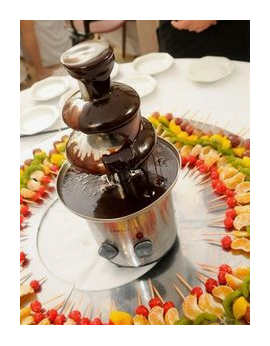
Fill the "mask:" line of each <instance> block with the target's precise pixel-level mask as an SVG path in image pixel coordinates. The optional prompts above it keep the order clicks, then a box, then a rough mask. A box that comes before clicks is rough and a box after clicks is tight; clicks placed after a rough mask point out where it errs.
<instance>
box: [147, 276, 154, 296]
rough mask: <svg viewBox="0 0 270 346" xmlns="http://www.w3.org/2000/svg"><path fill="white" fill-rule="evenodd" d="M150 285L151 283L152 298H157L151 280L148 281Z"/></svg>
mask: <svg viewBox="0 0 270 346" xmlns="http://www.w3.org/2000/svg"><path fill="white" fill-rule="evenodd" d="M148 283H149V288H150V292H151V298H155V293H154V289H153V284H152V281H151V279H148Z"/></svg>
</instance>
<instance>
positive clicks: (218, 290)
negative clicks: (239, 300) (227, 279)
mask: <svg viewBox="0 0 270 346" xmlns="http://www.w3.org/2000/svg"><path fill="white" fill-rule="evenodd" d="M232 292H233V289H232V288H231V287H229V286H225V285H220V286H216V287H215V288H214V289H213V291H212V295H213V296H214V297H216V298H218V299H221V300H224V299H225V298H226V297H227V295H228V294H230V293H232Z"/></svg>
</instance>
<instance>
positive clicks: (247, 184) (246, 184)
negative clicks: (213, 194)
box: [235, 181, 250, 195]
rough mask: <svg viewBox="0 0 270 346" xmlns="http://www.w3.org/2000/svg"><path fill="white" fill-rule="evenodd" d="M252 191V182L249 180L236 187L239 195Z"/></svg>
mask: <svg viewBox="0 0 270 346" xmlns="http://www.w3.org/2000/svg"><path fill="white" fill-rule="evenodd" d="M246 192H250V182H249V181H243V182H242V183H240V184H238V185H237V186H236V187H235V193H236V194H237V195H240V194H241V193H246Z"/></svg>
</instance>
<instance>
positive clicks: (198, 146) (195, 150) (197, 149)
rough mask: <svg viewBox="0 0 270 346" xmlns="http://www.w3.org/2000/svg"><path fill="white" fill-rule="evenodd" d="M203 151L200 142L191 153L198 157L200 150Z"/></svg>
mask: <svg viewBox="0 0 270 346" xmlns="http://www.w3.org/2000/svg"><path fill="white" fill-rule="evenodd" d="M201 151H202V146H201V145H200V144H196V145H195V147H194V148H192V150H191V152H190V155H193V156H195V157H197V156H198V155H200V152H201Z"/></svg>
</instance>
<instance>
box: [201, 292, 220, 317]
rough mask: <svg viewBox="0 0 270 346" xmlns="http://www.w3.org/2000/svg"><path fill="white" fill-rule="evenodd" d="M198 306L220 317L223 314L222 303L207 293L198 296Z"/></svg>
mask: <svg viewBox="0 0 270 346" xmlns="http://www.w3.org/2000/svg"><path fill="white" fill-rule="evenodd" d="M199 307H200V308H201V309H202V310H203V311H204V312H208V313H209V314H213V315H215V316H218V317H221V316H223V315H224V308H223V305H222V304H220V303H217V302H216V301H215V299H214V298H213V296H212V295H211V294H209V293H203V294H202V295H201V296H200V298H199Z"/></svg>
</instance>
